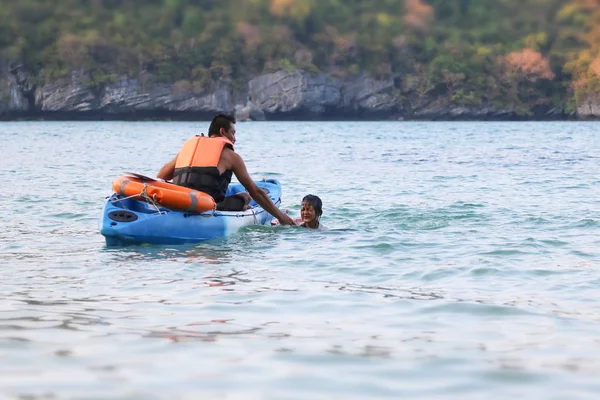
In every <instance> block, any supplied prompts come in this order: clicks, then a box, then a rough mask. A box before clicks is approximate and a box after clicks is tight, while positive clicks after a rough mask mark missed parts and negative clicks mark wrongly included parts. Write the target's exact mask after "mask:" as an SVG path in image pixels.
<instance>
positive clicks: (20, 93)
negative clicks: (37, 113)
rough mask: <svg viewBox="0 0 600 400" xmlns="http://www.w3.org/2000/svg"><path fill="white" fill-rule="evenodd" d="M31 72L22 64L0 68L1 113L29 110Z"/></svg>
mask: <svg viewBox="0 0 600 400" xmlns="http://www.w3.org/2000/svg"><path fill="white" fill-rule="evenodd" d="M28 78H29V74H28V73H27V71H26V70H25V68H24V67H23V66H22V65H18V66H16V67H12V68H10V67H8V66H3V67H1V68H0V114H3V113H10V112H25V111H29V101H28V99H27V94H28V93H29V92H30V91H31V87H30V85H29V83H28Z"/></svg>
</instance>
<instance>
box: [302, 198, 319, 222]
mask: <svg viewBox="0 0 600 400" xmlns="http://www.w3.org/2000/svg"><path fill="white" fill-rule="evenodd" d="M322 214H323V202H322V201H321V199H320V198H319V196H315V195H312V194H309V195H307V196H304V198H303V199H302V208H301V209H300V216H301V217H302V220H303V221H304V222H305V223H311V222H313V221H315V220H316V221H318V220H319V218H321V215H322Z"/></svg>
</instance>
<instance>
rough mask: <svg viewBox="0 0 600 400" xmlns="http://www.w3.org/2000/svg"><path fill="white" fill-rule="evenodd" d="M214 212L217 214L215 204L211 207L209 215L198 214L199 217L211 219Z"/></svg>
mask: <svg viewBox="0 0 600 400" xmlns="http://www.w3.org/2000/svg"><path fill="white" fill-rule="evenodd" d="M216 212H217V203H215V205H214V206H213V208H212V213H210V215H204V214H202V213H200V216H201V217H204V218H211V217H212V216H213V215H215V213H216Z"/></svg>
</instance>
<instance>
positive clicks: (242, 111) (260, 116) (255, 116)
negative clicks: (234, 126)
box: [235, 101, 265, 121]
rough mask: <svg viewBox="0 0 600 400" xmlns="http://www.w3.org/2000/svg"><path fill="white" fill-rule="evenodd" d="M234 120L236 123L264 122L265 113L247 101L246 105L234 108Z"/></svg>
mask: <svg viewBox="0 0 600 400" xmlns="http://www.w3.org/2000/svg"><path fill="white" fill-rule="evenodd" d="M235 118H236V119H237V120H238V121H264V120H265V113H264V112H263V111H262V110H261V109H260V108H258V107H257V106H256V105H255V104H254V103H253V102H251V101H248V103H246V105H241V104H238V105H236V106H235Z"/></svg>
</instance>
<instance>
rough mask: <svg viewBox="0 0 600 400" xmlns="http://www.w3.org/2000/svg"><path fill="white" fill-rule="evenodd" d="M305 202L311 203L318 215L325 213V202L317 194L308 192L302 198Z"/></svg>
mask: <svg viewBox="0 0 600 400" xmlns="http://www.w3.org/2000/svg"><path fill="white" fill-rule="evenodd" d="M302 202H303V203H307V204H310V205H311V206H312V207H313V208H314V210H315V214H317V217H320V216H321V215H322V214H323V202H322V201H321V199H320V198H319V196H315V195H314V194H307V195H306V196H304V198H303V199H302Z"/></svg>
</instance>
